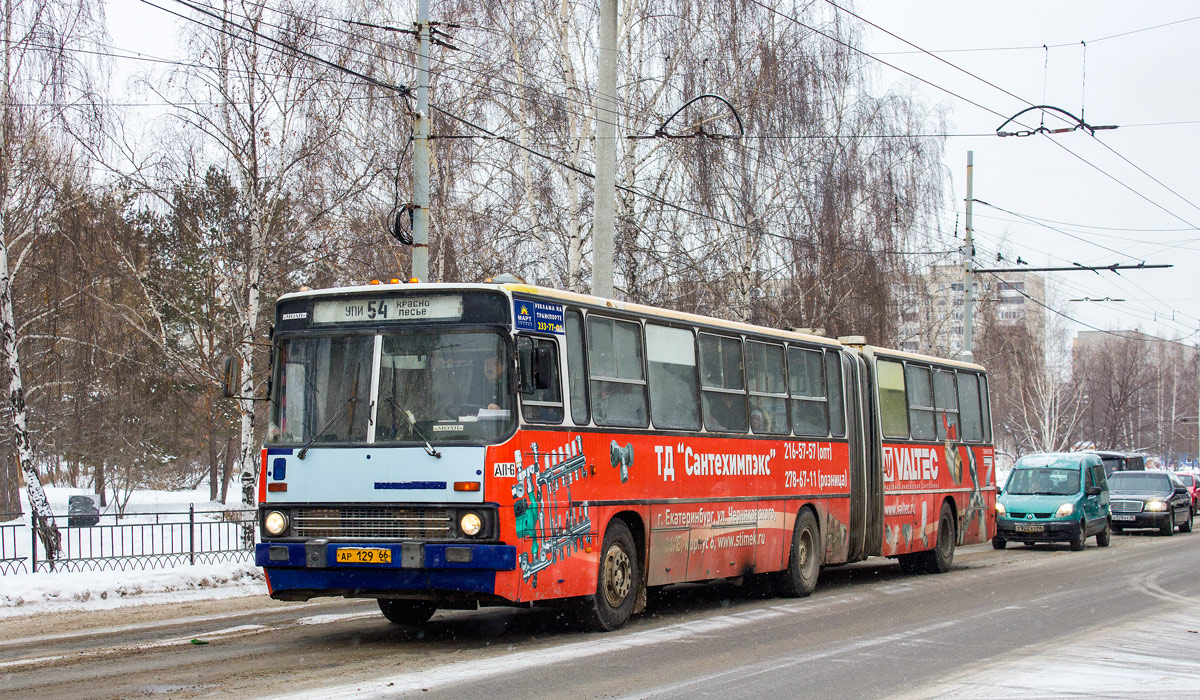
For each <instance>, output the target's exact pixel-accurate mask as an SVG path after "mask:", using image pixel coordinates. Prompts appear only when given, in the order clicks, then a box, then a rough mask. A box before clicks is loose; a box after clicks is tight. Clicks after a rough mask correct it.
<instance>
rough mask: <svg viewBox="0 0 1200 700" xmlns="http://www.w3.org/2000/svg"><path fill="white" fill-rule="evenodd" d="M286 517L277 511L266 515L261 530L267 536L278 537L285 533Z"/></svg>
mask: <svg viewBox="0 0 1200 700" xmlns="http://www.w3.org/2000/svg"><path fill="white" fill-rule="evenodd" d="M287 528H288V517H287V516H286V515H284V514H283V513H280V512H279V511H277V510H273V511H271V512H270V513H267V517H266V518H263V529H264V530H266V531H267V534H268V535H273V536H275V537H278V536H280V535H282V534H283V533H285V532H287Z"/></svg>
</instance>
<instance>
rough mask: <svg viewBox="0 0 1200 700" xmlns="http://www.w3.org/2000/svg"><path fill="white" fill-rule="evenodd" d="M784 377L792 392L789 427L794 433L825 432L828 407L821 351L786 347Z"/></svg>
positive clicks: (824, 433)
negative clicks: (786, 360) (786, 362)
mask: <svg viewBox="0 0 1200 700" xmlns="http://www.w3.org/2000/svg"><path fill="white" fill-rule="evenodd" d="M788 378H789V381H790V383H791V386H790V389H791V394H792V430H793V431H794V432H795V433H796V434H797V435H813V436H820V435H828V434H829V408H828V406H827V404H826V399H825V368H824V366H823V363H822V360H821V351H820V350H806V349H803V348H788Z"/></svg>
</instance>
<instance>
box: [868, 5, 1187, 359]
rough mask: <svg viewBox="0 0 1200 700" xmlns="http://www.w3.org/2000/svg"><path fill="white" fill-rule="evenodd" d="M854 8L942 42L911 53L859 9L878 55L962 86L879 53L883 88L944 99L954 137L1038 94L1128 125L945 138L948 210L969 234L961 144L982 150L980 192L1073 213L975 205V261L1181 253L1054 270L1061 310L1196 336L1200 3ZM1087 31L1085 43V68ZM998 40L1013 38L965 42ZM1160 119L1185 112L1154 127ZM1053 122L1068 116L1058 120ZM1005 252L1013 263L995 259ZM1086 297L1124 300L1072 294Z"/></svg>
mask: <svg viewBox="0 0 1200 700" xmlns="http://www.w3.org/2000/svg"><path fill="white" fill-rule="evenodd" d="M1135 8H1136V10H1137V11H1136V12H1134V11H1133V10H1134V9H1135ZM854 10H855V12H856V14H858V15H860V16H861V17H862V18H863V19H864V20H869V21H870V22H872V23H874V24H876V25H878V26H879V27H881V28H883V29H886V30H888V31H890V32H892V33H894V34H896V35H898V36H899V37H902V38H903V39H906V40H908V41H909V42H911V43H912V44H915V45H916V46H918V47H920V48H922V49H925V50H928V51H932V52H935V53H936V55H937V58H934V57H931V56H928V55H925V54H921V53H913V51H914V49H913V48H912V47H911V46H907V45H905V44H904V43H902V42H900V41H898V40H896V39H894V38H892V37H889V36H888V35H887V34H886V33H884V32H883V31H880V30H879V29H876V28H874V27H871V26H870V25H868V24H864V23H862V22H860V21H859V20H857V19H855V18H853V17H850V18H849V21H851V22H856V23H858V26H860V27H862V32H863V39H864V44H863V46H864V48H865V49H866V50H867V51H868V52H870V53H871V54H873V55H874V56H876V57H878V58H879V59H882V60H883V61H887V62H888V63H891V64H893V65H895V66H896V67H898V68H902V69H904V70H907V71H909V72H911V73H913V74H915V75H916V76H919V77H920V78H922V79H924V80H927V81H929V83H933V84H935V85H937V86H940V87H941V88H945V89H947V90H950V91H952V92H954V93H956V94H957V95H958V97H956V96H953V95H950V94H947V93H946V92H944V91H942V90H939V89H938V88H937V87H933V86H931V85H928V84H925V83H922V82H919V81H917V80H915V79H914V78H911V77H909V76H906V75H904V74H903V73H900V72H899V71H898V70H896V69H894V68H891V67H888V66H885V65H883V64H882V63H879V62H874V63H875V65H876V70H877V71H878V72H877V74H876V77H877V79H878V84H879V85H880V86H881V87H892V86H896V87H909V86H911V87H913V88H914V89H915V90H917V91H918V92H919V93H920V94H922V95H924V96H925V98H926V99H927V100H929V101H930V102H931V103H932V104H935V105H938V106H941V107H942V108H944V109H945V110H946V112H947V115H948V121H949V123H948V129H947V131H948V132H950V133H955V134H994V133H995V131H996V129H997V128H998V127H999V126H1000V125H1001V124H1002V123H1003V121H1004V120H1005V119H1007V118H1008V117H1009V116H1012V115H1014V114H1016V113H1017V112H1019V111H1021V110H1022V109H1025V108H1026V107H1028V106H1030V104H1035V105H1036V104H1049V105H1053V106H1055V107H1060V108H1062V109H1064V110H1066V111H1068V112H1070V113H1072V114H1074V115H1076V116H1079V115H1080V113H1081V111H1083V110H1084V109H1086V113H1085V115H1084V119H1085V121H1086V122H1087V123H1088V124H1092V125H1109V124H1112V125H1117V126H1119V127H1120V128H1119V129H1117V130H1115V131H1100V132H1096V136H1095V137H1093V136H1091V135H1088V134H1087V133H1085V132H1084V131H1075V132H1073V133H1067V134H1060V135H1054V136H1043V135H1035V136H1031V137H1028V138H1015V137H1008V138H998V137H996V136H980V137H968V136H964V137H955V138H950V139H949V140H948V141H947V146H946V161H947V167H948V168H949V169H950V172H951V177H952V191H951V193H950V194H949V196H948V197H947V207H949V208H951V210H948V211H946V212H945V224H944V225H945V226H946V227H947V228H948V229H949V230H953V228H954V220H955V213H956V212H957V213H958V214H959V217H960V224H959V228H960V233H961V228H962V223H961V216H962V212H963V199H964V197H965V189H966V162H967V151H968V150H973V151H974V153H975V180H974V195H975V199H977V200H983V201H986V202H988V203H990V204H993V205H996V206H997V207H1001V208H1003V209H1007V210H1009V211H1011V212H1016V213H1018V214H1021V215H1025V216H1028V217H1033V218H1039V219H1052V220H1055V221H1060V222H1066V223H1065V224H1057V223H1051V226H1053V227H1054V228H1056V229H1059V231H1055V230H1052V229H1051V228H1047V227H1044V226H1040V225H1036V224H1034V223H1031V222H1029V221H1026V220H1022V219H1021V218H1020V217H1018V216H1014V215H1013V214H1010V213H1006V212H1003V211H998V210H996V209H992V208H989V207H986V206H981V205H979V204H976V206H975V212H974V214H975V219H974V223H975V236H976V244H977V250H978V253H979V259H980V260H981V261H987V262H988V263H989V264H993V265H994V266H997V267H1007V266H1011V265H1012V263H1013V262H1015V259H1016V257H1017V256H1020V257H1021V259H1022V260H1025V261H1028V262H1030V263H1033V264H1034V265H1035V266H1062V265H1069V264H1072V263H1080V264H1083V265H1108V264H1112V263H1122V264H1136V263H1138V262H1142V261H1144V262H1146V263H1147V264H1173V265H1175V267H1174V268H1171V269H1166V270H1144V271H1132V272H1127V273H1123V274H1122V275H1121V276H1119V277H1118V276H1117V275H1115V274H1113V273H1111V272H1105V273H1102V274H1101V275H1097V274H1095V273H1091V272H1071V273H1062V274H1058V275H1055V276H1054V277H1053V279H1054V281H1055V282H1056V283H1057V284H1058V286H1059V287H1060V288H1061V290H1062V293H1061V295H1060V300H1059V301H1060V302H1061V306H1060V307H1059V308H1060V310H1062V311H1063V312H1064V313H1066V314H1068V315H1069V316H1071V317H1072V318H1075V319H1079V320H1081V321H1083V322H1086V323H1089V324H1092V325H1094V326H1097V327H1100V328H1104V329H1108V328H1136V327H1139V326H1140V327H1141V328H1142V329H1143V330H1145V331H1147V332H1152V333H1155V334H1158V335H1161V336H1163V337H1169V338H1179V337H1186V340H1185V341H1184V342H1188V343H1189V344H1194V343H1196V342H1197V341H1198V340H1200V334H1197V333H1196V330H1197V328H1198V327H1200V320H1198V317H1200V280H1198V279H1197V272H1198V271H1200V231H1198V230H1197V229H1196V225H1198V224H1200V183H1198V181H1197V177H1196V176H1197V173H1198V172H1200V165H1198V164H1197V155H1200V153H1198V151H1200V140H1198V139H1197V135H1198V134H1200V100H1198V98H1197V95H1196V88H1197V86H1198V84H1200V81H1197V76H1196V73H1197V66H1198V65H1200V4H1197V3H1194V2H1160V1H1156V2H1153V3H1129V2H1112V1H1104V2H1099V1H1096V0H1089V1H1088V2H1012V1H1009V2H1004V3H980V2H961V1H953V2H951V1H937V2H933V1H923V2H895V1H894V0H863V1H862V2H860V3H858V4H857V5H856V6H855V7H854ZM1157 25H1168V26H1157ZM1152 27H1155V28H1152ZM1137 30H1145V31H1137ZM1127 32H1132V33H1127ZM1121 34H1123V36H1116V35H1121ZM1081 42H1086V64H1085V53H1084V51H1085V50H1084V45H1083V44H1082V43H1081ZM1043 45H1046V46H1048V47H1050V48H1049V50H1048V51H1047V50H1044V49H1043V48H1042V46H1043ZM1011 47H1032V48H1011ZM992 48H995V49H1003V50H988V51H979V50H963V49H992ZM938 58H940V59H944V60H945V61H948V62H949V63H951V64H953V66H951V65H947V64H946V63H943V62H941V61H939V60H938ZM1085 65H1086V80H1085ZM959 69H962V70H959ZM963 71H967V72H970V73H972V74H974V75H975V76H978V78H976V77H971V76H970V75H967V74H966V73H964V72H963ZM984 81H987V82H991V83H993V84H994V85H995V87H993V86H990V85H988V84H987V82H984ZM1085 88H1086V89H1085ZM1004 90H1006V91H1008V92H1011V93H1013V95H1015V96H1016V97H1013V96H1012V95H1008V94H1005V92H1003V91H1004ZM1018 98H1020V99H1018ZM971 102H975V103H978V105H980V106H976V105H972V104H971ZM988 110H994V112H998V113H999V114H1001V115H1004V117H1003V118H1000V117H998V116H996V114H994V113H993V112H992V111H988ZM1023 121H1025V123H1026V124H1027V125H1029V126H1031V127H1037V126H1038V125H1039V124H1041V116H1040V114H1037V113H1030V114H1028V115H1026V117H1025V119H1023ZM1164 122H1191V123H1184V124H1173V125H1162V126H1150V125H1151V124H1161V123H1164ZM1045 123H1046V125H1047V126H1048V127H1055V128H1057V127H1061V126H1065V124H1064V122H1063V121H1060V120H1058V119H1054V118H1051V117H1047V118H1046V120H1045ZM1016 128H1018V127H1015V125H1010V126H1009V127H1008V128H1007V129H1006V130H1016ZM1068 149H1069V150H1068ZM1109 149H1111V150H1109ZM1122 156H1123V157H1124V158H1125V159H1128V161H1130V162H1128V163H1127V162H1125V161H1123V160H1122V159H1121V157H1122ZM1085 161H1086V162H1085ZM1131 163H1132V164H1131ZM1135 165H1136V166H1137V168H1141V169H1142V170H1144V171H1145V172H1146V173H1148V174H1149V175H1150V176H1153V178H1155V179H1157V180H1159V181H1161V182H1162V183H1163V185H1165V186H1166V187H1169V188H1170V189H1171V190H1174V191H1175V192H1176V193H1178V196H1177V195H1176V194H1172V193H1171V192H1170V191H1169V190H1168V189H1166V188H1164V186H1163V185H1160V184H1158V183H1156V182H1155V181H1154V179H1152V178H1151V177H1148V176H1147V175H1145V174H1143V173H1141V172H1139V171H1138V170H1137V168H1135V167H1134V166H1135ZM1093 166H1094V167H1093ZM1047 223H1049V222H1047ZM1093 227H1095V228H1093ZM1099 227H1107V228H1099ZM1117 229H1120V230H1117ZM1126 229H1128V230H1126ZM999 250H1003V251H1004V254H1005V255H1004V258H1005V259H1004V261H1001V262H999V263H997V262H996V252H997V251H999ZM1084 297H1090V298H1093V299H1095V298H1104V297H1108V298H1114V299H1125V300H1126V301H1124V302H1115V303H1114V302H1101V303H1096V302H1070V301H1069V300H1070V299H1081V298H1084ZM1172 318H1173V319H1174V320H1172ZM1074 327H1075V328H1076V329H1077V330H1078V329H1085V327H1083V326H1079V325H1074Z"/></svg>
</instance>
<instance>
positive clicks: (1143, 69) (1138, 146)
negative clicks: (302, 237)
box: [108, 0, 1200, 344]
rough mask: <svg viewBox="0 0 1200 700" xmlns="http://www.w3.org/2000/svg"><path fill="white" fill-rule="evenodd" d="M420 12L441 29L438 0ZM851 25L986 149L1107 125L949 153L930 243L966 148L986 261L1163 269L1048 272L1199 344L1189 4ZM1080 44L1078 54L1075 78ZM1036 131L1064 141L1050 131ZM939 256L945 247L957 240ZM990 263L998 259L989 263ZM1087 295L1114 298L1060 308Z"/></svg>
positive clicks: (163, 40) (888, 79) (171, 51)
mask: <svg viewBox="0 0 1200 700" xmlns="http://www.w3.org/2000/svg"><path fill="white" fill-rule="evenodd" d="M433 4H434V10H435V14H436V9H437V2H436V0H434V3H433ZM166 6H168V7H170V9H176V8H178V7H179V6H178V5H174V4H170V3H168V4H167V5H166ZM1134 7H1136V9H1137V12H1134V11H1132V8H1134ZM108 8H109V9H108V13H109V20H110V33H111V36H112V43H113V44H114V45H115V46H117V47H120V48H123V49H131V50H137V51H142V52H145V53H148V54H151V55H156V56H172V55H178V54H179V50H180V49H179V45H178V31H179V25H178V23H177V22H173V21H171V20H170V19H168V18H166V16H165V15H164V13H162V12H161V11H160V10H156V9H154V8H152V7H150V6H148V5H145V4H143V3H141V2H138V0H108ZM853 10H854V11H855V13H856V14H858V15H860V16H861V18H862V20H860V19H857V18H855V17H852V16H849V15H847V16H846V20H847V21H848V22H851V23H853V24H854V26H857V27H859V28H860V29H861V32H862V38H863V43H862V46H863V47H864V48H865V49H866V50H867V51H868V52H870V53H871V54H872V55H873V56H875V57H877V58H878V59H881V60H882V61H886V62H888V63H891V64H893V65H894V66H896V67H897V68H901V69H903V70H906V71H908V72H910V73H912V74H913V75H915V76H916V77H915V78H914V77H911V76H909V75H905V74H904V73H902V72H900V71H899V70H897V69H896V68H893V67H889V66H887V65H884V63H882V62H879V61H875V60H872V61H871V63H872V64H873V65H874V71H875V74H874V77H875V80H876V85H877V86H878V87H879V88H880V89H881V90H882V89H889V88H893V87H895V88H899V89H912V90H915V91H917V92H918V93H919V94H920V95H922V96H923V99H924V100H925V101H926V103H927V104H928V105H930V106H933V107H937V108H940V109H942V110H943V111H944V113H945V115H946V118H947V129H946V131H947V132H949V133H952V134H994V133H995V131H996V129H997V127H999V126H1000V125H1001V123H1002V122H1003V121H1004V120H1005V119H1007V118H1008V117H1009V116H1012V115H1014V114H1016V113H1017V112H1019V111H1020V110H1022V109H1024V108H1026V107H1028V106H1029V105H1030V104H1049V105H1053V106H1056V107H1060V108H1062V109H1064V110H1066V111H1068V112H1070V113H1072V114H1074V115H1076V116H1079V115H1080V113H1081V112H1083V110H1085V109H1086V112H1085V113H1084V118H1085V120H1086V122H1087V123H1089V124H1092V125H1110V124H1112V125H1117V126H1119V127H1120V128H1119V129H1117V130H1115V131H1101V132H1097V134H1096V136H1094V137H1093V136H1091V135H1089V134H1087V133H1085V132H1084V131H1082V130H1080V131H1075V132H1072V133H1067V134H1059V135H1054V136H1044V135H1034V136H1031V137H1027V138H1016V137H1009V138H998V137H996V136H993V135H986V136H955V137H952V138H950V139H948V141H947V145H946V168H947V173H948V175H949V178H950V179H949V183H948V188H949V189H948V193H947V196H946V198H945V201H946V210H945V211H944V212H943V222H942V226H941V228H942V229H943V230H944V231H946V232H949V233H947V234H946V236H951V235H952V232H953V231H954V230H955V221H956V215H957V217H958V231H959V235H960V236H961V235H962V228H963V226H964V222H963V221H962V217H963V198H964V196H965V181H966V160H967V151H968V150H973V151H974V152H975V181H974V187H975V198H976V199H977V200H983V201H985V202H988V203H989V204H992V205H995V206H996V207H1000V208H1002V209H1005V210H1008V211H1007V212H1005V211H1001V210H999V209H995V208H991V207H988V206H983V205H979V204H977V205H976V206H975V213H974V216H975V219H974V224H975V235H976V249H977V253H978V259H979V260H980V261H981V262H985V263H986V264H989V265H992V266H996V267H1007V266H1011V265H1015V264H1016V259H1017V257H1020V258H1021V259H1022V260H1024V261H1027V262H1029V263H1031V264H1033V265H1035V266H1062V265H1070V264H1072V263H1080V264H1083V265H1109V264H1113V263H1120V264H1136V263H1138V262H1143V261H1144V262H1145V263H1147V264H1173V265H1175V267H1174V268H1171V269H1167V270H1142V271H1131V272H1126V273H1123V274H1121V275H1120V276H1118V275H1115V274H1113V273H1111V272H1104V273H1102V274H1100V275H1097V274H1095V273H1092V272H1071V273H1062V274H1056V275H1053V277H1052V279H1053V281H1054V285H1055V286H1056V287H1057V288H1058V289H1059V292H1058V293H1057V296H1056V299H1055V301H1056V302H1057V303H1056V304H1055V306H1056V307H1057V308H1058V309H1059V310H1060V311H1062V312H1063V313H1064V314H1066V315H1068V316H1069V317H1070V318H1071V319H1075V320H1078V321H1080V322H1082V323H1086V324H1090V325H1092V326H1095V327H1098V328H1103V329H1109V328H1120V329H1129V328H1137V327H1140V328H1142V329H1143V330H1144V331H1147V332H1150V333H1154V334H1157V335H1160V336H1162V337H1168V338H1183V339H1184V340H1185V342H1188V343H1190V344H1194V343H1196V342H1198V341H1200V332H1197V329H1198V328H1200V280H1198V279H1197V272H1198V271H1200V230H1198V229H1197V225H1200V183H1198V181H1197V177H1196V175H1197V173H1198V172H1200V165H1197V156H1198V155H1200V153H1198V151H1200V140H1198V139H1197V138H1196V136H1197V134H1200V98H1198V97H1197V96H1196V88H1197V85H1198V84H1200V81H1197V79H1196V72H1197V68H1196V66H1197V65H1200V4H1197V3H1194V2H1165V1H1161V0H1156V2H1153V3H1136V4H1132V3H1129V2H1117V1H1115V0H1104V1H1099V0H1088V2H1082V1H1079V2H1061V1H1060V2H1053V3H1048V2H1044V1H1038V2H1019V1H1012V0H1010V1H1009V2H1004V3H981V2H962V1H961V0H938V1H933V0H929V1H922V2H899V1H897V0H862V1H861V2H859V3H858V4H856V5H854V7H853ZM864 20H865V21H869V22H871V23H874V24H876V25H878V26H879V27H880V28H882V30H888V31H890V32H892V33H894V34H896V35H898V36H899V37H902V38H903V39H906V40H908V41H910V42H912V43H913V44H915V45H916V46H918V47H920V48H922V49H926V50H928V51H932V52H935V53H936V54H937V56H938V58H940V59H944V61H946V62H949V63H950V64H953V65H947V63H944V62H942V61H940V60H938V58H934V57H931V56H929V55H926V54H923V53H920V52H917V51H916V50H915V49H913V48H912V47H911V46H908V45H906V44H904V43H902V42H901V41H899V40H897V39H895V38H892V37H890V36H888V35H887V34H886V33H885V32H884V31H882V30H881V29H877V28H875V27H872V26H870V24H867V23H866V22H865V21H864ZM1158 25H1167V26H1158ZM797 30H798V31H800V28H797ZM1139 30H1140V31H1139ZM812 40H813V41H826V40H824V39H821V38H820V37H816V36H814V37H813V39H812ZM1081 41H1086V64H1085V60H1084V59H1085V50H1084V45H1083V44H1082V43H1081ZM1043 45H1047V46H1049V47H1050V48H1049V50H1048V51H1047V50H1044V49H1042V48H1041V47H1042V46H1043ZM979 49H996V50H979ZM1085 66H1086V81H1085ZM121 68H122V67H121V66H118V75H120V72H119V71H120V70H121ZM959 69H962V70H959ZM963 71H968V72H970V73H972V74H974V76H977V77H972V76H971V75H967V74H966V73H965V72H963ZM922 81H927V82H922ZM985 81H987V82H991V83H993V84H994V86H992V85H988V84H987V82H985ZM117 82H118V83H120V82H121V81H120V80H118V81H117ZM935 85H936V86H938V87H934V86H935ZM114 87H117V89H118V90H120V88H121V86H120V85H115V86H114ZM939 87H940V88H944V89H945V90H948V91H950V92H953V93H955V94H954V95H951V94H949V93H948V92H946V91H943V90H942V89H939ZM1005 90H1006V91H1008V92H1011V93H1012V95H1009V94H1005V92H1004V91H1005ZM1013 95H1015V97H1014V96H1013ZM972 102H974V103H976V104H972ZM998 115H1002V116H998ZM1023 121H1024V123H1025V124H1026V125H1027V126H1030V127H1036V126H1038V125H1039V124H1040V123H1042V118H1041V115H1040V114H1037V113H1030V114H1028V115H1026V117H1025V118H1024V119H1023ZM1170 122H1185V123H1176V124H1168V123H1170ZM1045 123H1046V125H1047V126H1049V127H1055V128H1057V127H1061V126H1064V122H1063V121H1061V120H1059V119H1056V118H1052V117H1047V118H1046V120H1045ZM1017 128H1019V127H1017V126H1016V125H1010V127H1009V130H1015V129H1017ZM1110 149H1111V150H1110ZM1122 157H1123V158H1125V159H1127V160H1128V161H1129V162H1125V161H1124V160H1122ZM1135 166H1136V167H1135ZM1137 168H1141V169H1142V170H1144V171H1145V172H1146V173H1148V174H1149V176H1147V175H1146V174H1143V173H1141V172H1139V171H1138V170H1137ZM1150 176H1152V177H1150ZM1152 178H1154V179H1157V180H1158V181H1160V182H1161V183H1162V184H1159V183H1157V182H1155V180H1154V179H1152ZM1164 185H1165V187H1164ZM1166 187H1169V188H1170V189H1171V190H1174V192H1175V193H1177V194H1173V193H1172V192H1171V191H1169V190H1168V189H1166ZM1009 212H1013V213H1009ZM1018 214H1019V215H1021V216H1026V217H1031V218H1036V219H1044V220H1053V222H1063V223H1053V222H1051V221H1047V222H1046V223H1049V224H1050V225H1051V226H1053V227H1054V229H1058V230H1053V229H1051V228H1047V227H1045V226H1041V225H1037V224H1035V223H1031V222H1030V221H1028V220H1025V219H1022V218H1021V216H1017V215H1018ZM945 242H947V243H951V244H952V245H949V246H947V247H954V245H957V243H956V242H954V241H953V239H952V238H947V240H946V241H945ZM1000 252H1002V253H1003V255H1004V259H1003V260H1000V261H997V259H996V255H997V253H1000ZM1083 298H1091V299H1103V298H1109V299H1123V300H1124V301H1120V302H1112V301H1107V302H1073V301H1070V300H1071V299H1083ZM1069 327H1071V328H1072V329H1073V330H1078V329H1085V328H1086V326H1083V325H1078V324H1075V323H1070V324H1069Z"/></svg>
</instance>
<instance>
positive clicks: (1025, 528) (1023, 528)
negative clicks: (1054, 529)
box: [1016, 525, 1046, 532]
mask: <svg viewBox="0 0 1200 700" xmlns="http://www.w3.org/2000/svg"><path fill="white" fill-rule="evenodd" d="M1045 529H1046V526H1045V525H1017V527H1016V530H1017V532H1042V531H1043V530H1045Z"/></svg>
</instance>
